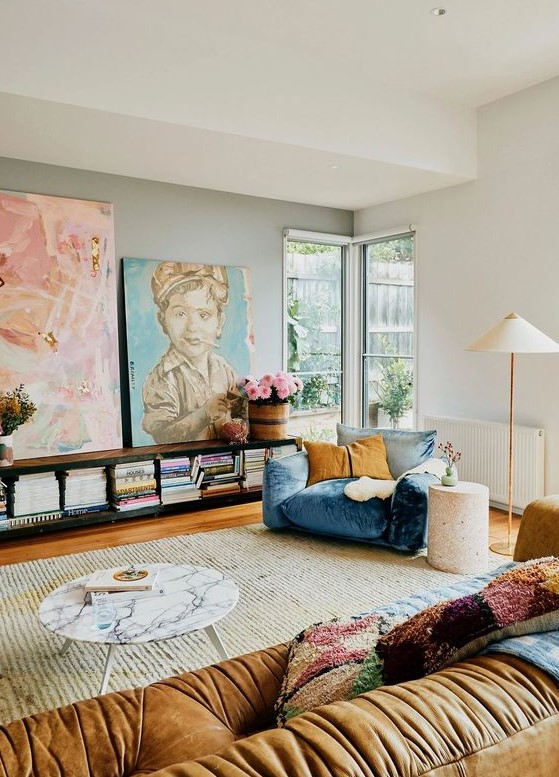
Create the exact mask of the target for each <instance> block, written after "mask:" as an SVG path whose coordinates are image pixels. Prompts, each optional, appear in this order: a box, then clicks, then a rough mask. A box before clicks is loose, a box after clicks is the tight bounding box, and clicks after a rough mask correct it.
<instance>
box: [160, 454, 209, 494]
mask: <svg viewBox="0 0 559 777" xmlns="http://www.w3.org/2000/svg"><path fill="white" fill-rule="evenodd" d="M160 467H161V469H160V472H161V502H162V504H164V505H170V504H176V503H177V502H189V501H191V500H193V499H199V497H200V489H199V488H197V487H196V483H194V481H193V480H192V464H191V461H190V457H189V456H176V457H173V458H170V459H162V460H161V462H160Z"/></svg>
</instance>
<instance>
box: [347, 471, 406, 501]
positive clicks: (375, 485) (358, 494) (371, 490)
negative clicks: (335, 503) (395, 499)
mask: <svg viewBox="0 0 559 777" xmlns="http://www.w3.org/2000/svg"><path fill="white" fill-rule="evenodd" d="M395 488H396V481H395V480H375V479H374V478H369V477H367V476H366V475H364V476H363V477H361V478H359V479H358V480H352V481H351V483H348V484H347V485H346V487H345V488H344V494H345V495H346V496H347V497H349V498H350V499H353V500H354V502H366V501H367V500H368V499H372V498H373V497H374V496H378V498H379V499H388V497H389V496H392V492H393V491H394V489H395Z"/></svg>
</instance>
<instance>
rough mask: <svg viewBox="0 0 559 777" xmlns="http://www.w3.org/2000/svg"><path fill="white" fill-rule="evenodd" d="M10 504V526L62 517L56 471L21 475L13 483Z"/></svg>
mask: <svg viewBox="0 0 559 777" xmlns="http://www.w3.org/2000/svg"><path fill="white" fill-rule="evenodd" d="M9 502H10V503H9V504H8V516H9V517H8V521H9V523H10V527H15V526H27V525H31V524H37V523H45V522H46V521H56V520H58V519H59V518H62V510H61V509H60V490H59V488H58V480H57V478H56V477H55V474H54V472H39V473H37V474H35V475H20V477H19V478H18V480H15V481H14V483H13V489H11V493H10V500H9Z"/></svg>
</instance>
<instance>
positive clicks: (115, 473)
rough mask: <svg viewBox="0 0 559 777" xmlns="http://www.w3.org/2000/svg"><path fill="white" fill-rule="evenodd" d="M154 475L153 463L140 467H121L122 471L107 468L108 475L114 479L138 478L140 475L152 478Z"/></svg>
mask: <svg viewBox="0 0 559 777" xmlns="http://www.w3.org/2000/svg"><path fill="white" fill-rule="evenodd" d="M154 474H155V465H154V463H153V462H151V463H150V464H144V465H140V466H134V467H123V468H122V469H117V468H116V467H109V475H110V476H111V477H114V478H116V479H120V478H127V477H138V476H140V475H141V476H148V477H153V476H154Z"/></svg>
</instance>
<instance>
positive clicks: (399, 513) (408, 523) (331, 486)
mask: <svg viewBox="0 0 559 777" xmlns="http://www.w3.org/2000/svg"><path fill="white" fill-rule="evenodd" d="M375 434H382V436H383V438H384V443H385V446H386V453H387V457H386V458H387V463H388V467H389V469H390V472H391V474H392V477H393V478H394V480H398V478H400V476H401V475H402V474H403V473H404V472H406V471H407V470H410V469H413V468H415V467H417V466H418V465H420V464H422V463H423V462H426V461H427V460H428V459H430V458H431V457H432V456H433V451H434V447H435V439H436V432H435V431H426V432H411V431H409V432H408V431H403V430H399V429H371V428H356V427H351V426H346V425H344V424H338V428H337V436H338V440H337V442H338V445H348V444H350V443H352V442H354V441H355V440H357V439H361V438H364V437H370V436H372V435H375ZM308 475H309V462H308V456H307V453H306V452H305V451H300V452H299V453H294V454H293V455H291V456H286V457H284V458H280V459H270V460H269V461H268V462H267V463H266V466H265V469H264V479H263V488H262V517H263V521H264V524H265V525H266V526H268V527H269V528H271V529H298V530H300V531H305V532H311V533H314V534H324V535H329V536H332V537H341V538H344V539H351V540H360V541H362V542H370V543H372V544H374V545H386V546H388V547H391V548H395V549H397V550H402V551H417V550H420V549H421V548H424V547H425V546H426V543H427V494H428V489H429V484H430V483H437V482H439V479H438V478H437V477H436V476H435V475H433V474H429V473H427V472H416V473H413V474H409V475H405V476H404V477H402V478H401V479H400V480H398V482H397V484H396V488H395V490H394V493H393V494H392V496H391V497H389V498H387V499H379V498H377V497H374V498H372V499H369V500H368V501H365V502H357V501H353V500H352V499H349V498H348V497H347V496H346V495H345V493H344V488H345V486H346V484H347V483H349V482H350V481H351V480H352V478H340V479H336V480H324V481H322V482H320V483H315V484H314V485H311V486H308V487H307V480H308Z"/></svg>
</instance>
